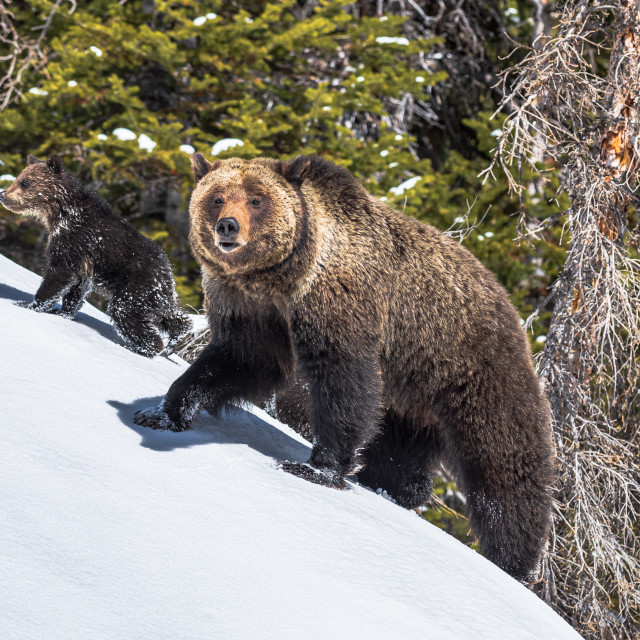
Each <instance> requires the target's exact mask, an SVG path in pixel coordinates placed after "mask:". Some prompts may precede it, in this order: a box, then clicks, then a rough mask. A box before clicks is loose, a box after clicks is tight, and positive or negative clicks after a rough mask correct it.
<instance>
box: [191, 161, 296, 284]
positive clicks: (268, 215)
mask: <svg viewBox="0 0 640 640" xmlns="http://www.w3.org/2000/svg"><path fill="white" fill-rule="evenodd" d="M191 165H192V167H193V175H194V178H195V181H196V188H195V191H194V192H193V195H192V197H191V204H190V206H189V213H190V219H191V232H190V237H191V246H192V249H193V251H194V253H195V255H196V257H197V258H198V259H199V260H200V261H203V262H205V263H207V262H208V263H215V264H217V265H219V266H221V267H222V268H223V269H224V270H225V271H228V272H235V273H249V272H252V271H256V270H260V269H265V268H268V267H271V266H273V265H276V264H278V263H280V262H282V261H283V260H284V259H286V258H287V257H288V256H289V255H290V254H291V253H292V251H293V249H294V247H295V244H296V241H297V235H298V233H299V221H300V216H301V215H302V203H301V201H300V197H299V195H298V192H297V191H296V185H297V183H298V182H299V181H300V176H301V174H302V172H303V171H304V167H305V158H296V160H292V161H290V162H281V161H280V160H272V159H269V158H256V159H254V160H243V159H240V158H231V159H229V160H218V161H216V162H214V163H211V162H208V161H207V160H206V159H205V158H204V156H203V155H202V154H200V153H196V154H194V155H193V156H192V157H191Z"/></svg>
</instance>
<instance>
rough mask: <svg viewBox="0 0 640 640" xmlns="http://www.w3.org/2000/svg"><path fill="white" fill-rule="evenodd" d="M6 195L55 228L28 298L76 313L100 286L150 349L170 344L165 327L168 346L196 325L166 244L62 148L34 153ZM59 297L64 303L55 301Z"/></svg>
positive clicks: (120, 324)
mask: <svg viewBox="0 0 640 640" xmlns="http://www.w3.org/2000/svg"><path fill="white" fill-rule="evenodd" d="M0 202H1V203H2V204H3V205H4V206H5V207H6V208H7V209H9V211H13V212H15V213H20V214H22V215H31V216H34V217H36V218H37V219H38V220H39V221H40V222H41V223H42V224H44V226H45V228H46V230H47V232H48V241H47V248H46V270H45V274H44V279H43V281H42V284H41V285H40V288H39V289H38V291H37V292H36V294H35V299H34V301H33V302H32V303H29V304H28V305H23V306H27V307H28V308H30V309H33V310H35V311H44V312H49V313H59V314H60V315H63V316H65V317H67V318H70V319H73V318H74V317H75V315H76V313H77V312H78V311H79V310H80V307H82V305H83V303H84V299H85V297H86V296H87V295H88V294H89V292H90V291H91V290H92V289H93V288H94V287H96V288H97V289H98V291H99V292H101V293H103V294H104V295H105V296H106V297H108V298H109V304H108V308H107V313H108V314H109V315H110V316H111V319H112V320H113V324H114V327H115V329H116V331H117V332H118V334H119V335H120V336H121V337H122V339H123V340H124V342H125V345H126V346H127V347H128V348H129V349H131V350H132V351H134V352H135V353H138V354H141V355H144V356H148V357H152V356H154V355H156V354H158V353H160V352H162V351H163V350H164V349H165V345H164V341H163V335H166V336H167V338H168V344H167V349H169V348H170V347H171V346H173V345H174V344H176V343H177V342H178V341H179V339H180V338H181V337H182V336H183V335H185V334H186V333H187V332H188V331H189V330H190V328H191V320H190V319H189V317H188V315H187V314H186V313H185V312H184V311H182V309H180V307H179V306H178V301H177V297H176V291H175V286H174V282H173V276H172V273H171V266H170V265H169V261H168V260H167V257H166V256H165V254H164V252H163V251H162V249H161V248H160V247H159V246H158V245H156V244H155V243H154V242H152V241H151V240H149V239H148V238H145V237H144V236H143V235H142V234H140V233H138V232H137V231H136V230H135V229H134V228H133V227H132V226H131V225H130V224H129V223H128V222H127V221H126V220H123V219H122V218H120V217H118V216H117V215H115V214H114V213H113V212H112V210H111V207H110V206H109V204H107V202H105V201H104V200H103V199H102V198H100V197H99V196H98V195H97V194H96V193H94V192H92V191H90V190H88V189H86V188H85V187H84V186H83V185H81V184H80V183H79V182H78V181H77V180H76V178H75V177H74V176H73V175H72V174H71V173H69V172H68V171H67V170H66V169H65V168H64V165H63V163H62V160H61V159H60V157H59V156H58V155H52V156H51V157H50V158H49V160H48V161H47V162H43V161H41V160H38V159H37V158H35V157H34V156H29V164H28V166H27V167H26V168H25V169H24V170H23V171H22V173H20V175H19V176H18V178H17V179H16V180H15V182H14V183H13V184H12V185H11V186H10V187H9V188H8V189H7V190H6V191H5V192H0ZM60 298H62V309H60V310H57V309H54V305H55V303H56V302H58V300H60Z"/></svg>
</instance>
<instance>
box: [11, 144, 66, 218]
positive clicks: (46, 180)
mask: <svg viewBox="0 0 640 640" xmlns="http://www.w3.org/2000/svg"><path fill="white" fill-rule="evenodd" d="M28 162H29V164H28V165H27V166H26V167H25V168H24V169H23V170H22V172H21V173H20V175H19V176H18V177H17V178H16V181H15V182H14V183H13V184H12V185H11V186H10V187H9V188H8V189H7V190H6V191H2V192H0V203H2V204H3V205H4V206H5V207H6V208H7V209H9V211H12V212H14V213H20V214H22V215H25V216H34V217H36V218H38V219H39V220H40V221H41V222H43V223H45V224H47V223H48V221H49V219H50V216H51V215H52V214H53V213H55V212H57V211H59V209H60V206H61V204H62V202H63V201H64V200H65V199H66V195H67V190H66V188H65V186H64V182H65V174H66V171H65V169H64V165H63V164H62V160H61V159H60V156H58V155H57V154H54V155H52V156H51V157H50V158H49V159H48V160H47V161H46V162H43V161H42V160H38V158H36V157H34V156H29V158H28Z"/></svg>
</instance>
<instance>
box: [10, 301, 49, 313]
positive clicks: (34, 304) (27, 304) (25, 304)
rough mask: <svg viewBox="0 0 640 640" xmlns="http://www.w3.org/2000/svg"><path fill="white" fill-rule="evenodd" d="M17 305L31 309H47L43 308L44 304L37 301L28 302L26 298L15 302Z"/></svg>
mask: <svg viewBox="0 0 640 640" xmlns="http://www.w3.org/2000/svg"><path fill="white" fill-rule="evenodd" d="M14 304H15V305H16V307H22V308H23V309H31V310H32V311H45V309H43V308H42V305H39V304H38V303H37V302H35V301H33V302H27V301H26V300H18V302H15V303H14Z"/></svg>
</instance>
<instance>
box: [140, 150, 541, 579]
mask: <svg viewBox="0 0 640 640" xmlns="http://www.w3.org/2000/svg"><path fill="white" fill-rule="evenodd" d="M193 165H194V175H195V177H196V181H197V186H196V189H195V191H194V193H193V197H192V200H191V206H190V213H191V225H192V226H191V244H192V248H193V251H194V254H195V256H196V258H197V259H198V261H199V262H200V264H201V265H202V271H203V286H204V289H205V292H206V298H207V299H208V300H209V301H210V302H209V305H208V314H209V322H210V326H211V332H212V341H211V344H210V346H209V347H208V348H207V350H205V352H204V353H203V354H202V355H201V356H200V357H199V358H198V360H197V361H196V362H195V363H194V364H193V365H192V367H191V368H190V369H189V370H188V371H187V372H186V373H185V374H184V375H183V376H182V377H181V378H179V379H178V380H177V381H176V382H175V383H174V385H172V387H171V389H170V390H169V392H168V394H167V396H166V398H165V400H164V402H163V404H162V406H161V407H159V408H158V409H155V410H150V411H147V412H143V413H142V414H140V415H139V416H138V421H139V423H140V424H146V425H148V426H155V427H159V426H160V427H167V428H172V429H178V430H179V429H183V428H187V427H188V425H189V422H190V420H191V418H192V417H193V415H194V413H195V412H196V411H197V410H198V409H199V408H201V407H205V408H207V409H208V410H209V411H214V412H216V411H219V410H220V409H221V408H222V407H223V406H225V405H227V404H229V403H230V402H233V401H237V400H252V401H256V400H260V399H264V398H266V397H268V396H269V395H270V394H271V393H273V391H274V390H276V389H277V388H278V387H281V386H282V385H283V384H285V383H286V381H287V380H289V379H291V374H292V372H293V371H294V369H296V368H297V371H298V375H299V376H300V377H301V382H300V384H305V385H306V386H307V387H308V390H309V391H308V393H309V395H308V398H309V409H310V410H309V422H310V424H311V426H312V428H313V432H314V446H313V451H312V454H311V458H310V460H309V463H308V464H307V465H300V464H295V463H284V464H283V468H284V469H285V470H287V471H291V472H293V473H296V474H298V475H301V476H303V477H305V478H307V479H309V480H312V481H314V482H320V483H323V484H329V485H332V486H337V487H341V486H344V480H343V478H344V477H345V476H346V475H348V474H352V473H355V472H357V473H358V479H359V480H360V481H361V482H362V483H364V484H366V485H367V486H370V487H372V488H374V489H377V488H382V489H385V490H387V491H388V492H389V493H390V494H391V495H392V496H393V497H394V498H395V499H396V500H397V501H398V502H399V503H400V504H402V505H403V506H406V507H413V506H417V505H419V504H423V503H424V502H425V501H426V500H428V498H429V494H430V491H431V481H432V477H433V473H434V470H435V468H436V467H437V465H438V464H439V463H440V462H443V463H444V464H445V465H446V466H447V467H448V468H449V469H450V471H451V472H452V473H454V474H455V475H456V477H457V479H458V481H459V482H460V484H461V485H462V487H463V488H464V490H465V491H466V494H467V498H468V503H469V515H470V518H471V524H472V527H473V529H474V531H475V532H476V534H477V535H478V537H479V539H480V542H481V544H482V547H483V550H484V552H485V554H486V555H487V556H488V557H489V558H490V559H492V560H493V561H494V562H496V564H498V565H499V566H501V567H502V568H503V569H505V570H506V571H508V572H509V573H511V574H512V575H514V576H515V577H517V578H518V579H520V580H523V581H527V580H529V579H531V577H532V576H533V575H534V573H535V569H536V565H537V562H538V559H539V556H540V551H541V549H542V546H543V545H544V542H545V539H546V536H547V532H548V527H549V522H550V508H551V499H550V495H549V487H550V484H551V481H552V478H553V459H554V456H553V450H552V443H551V430H550V414H549V407H548V402H547V400H546V398H545V395H544V393H543V391H542V389H541V388H540V384H539V381H538V379H537V376H536V374H535V372H534V368H533V364H532V360H531V355H530V352H529V347H528V344H527V340H526V337H525V335H524V333H523V331H522V329H521V328H520V325H519V318H518V315H517V313H516V311H515V310H514V308H513V307H512V305H511V304H510V303H509V301H508V299H507V296H506V294H505V292H504V290H503V289H502V287H501V286H500V285H499V284H498V282H497V281H496V279H495V278H494V277H493V275H492V274H491V273H489V272H488V271H487V270H486V269H485V268H484V267H483V266H482V265H481V264H480V262H479V261H478V260H477V259H476V258H475V257H474V256H472V255H471V254H470V253H469V252H468V251H467V250H465V249H464V248H463V247H461V246H460V245H459V244H458V243H456V242H454V241H453V240H451V239H450V238H448V237H447V236H445V235H443V234H442V233H441V232H439V231H438V230H436V229H434V228H433V227H430V226H428V225H425V224H422V223H420V222H418V221H416V220H415V219H412V218H409V217H407V216H405V215H403V214H401V213H399V212H397V211H395V210H394V209H392V208H390V207H388V206H387V205H386V204H384V203H382V202H380V201H379V200H376V199H375V198H373V197H371V196H370V195H369V194H368V193H367V192H366V191H365V189H364V188H363V187H362V186H361V185H360V184H359V183H358V182H357V181H356V180H355V179H354V178H353V177H352V176H351V174H349V172H347V171H346V170H344V169H341V168H340V167H337V166H335V165H332V164H330V163H328V162H325V161H323V160H321V159H319V158H316V157H298V158H297V159H295V160H293V161H289V162H281V161H278V160H271V159H265V158H258V159H255V160H241V159H231V160H225V161H218V162H216V163H215V164H213V165H212V164H209V163H207V161H206V160H205V159H204V158H203V157H202V156H200V155H199V154H196V156H195V157H194V159H193ZM254 195H257V196H258V197H259V198H260V205H259V206H257V207H254V208H247V207H248V205H247V204H246V203H247V202H249V200H250V198H252V197H253V196H254ZM216 197H220V198H221V199H222V200H224V201H225V202H228V203H229V204H228V205H225V207H226V208H224V209H223V208H221V207H220V206H219V205H215V204H213V203H214V200H215V198H216ZM240 211H241V212H242V214H240V213H238V214H237V215H248V217H249V220H248V224H247V226H246V234H245V236H244V244H243V245H242V246H238V247H237V248H236V249H235V250H234V251H231V252H227V253H223V252H222V251H221V250H220V248H219V246H218V244H219V243H218V239H217V231H216V224H217V222H218V221H219V220H220V218H221V217H222V216H223V215H224V216H228V215H230V214H234V215H235V212H240Z"/></svg>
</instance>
